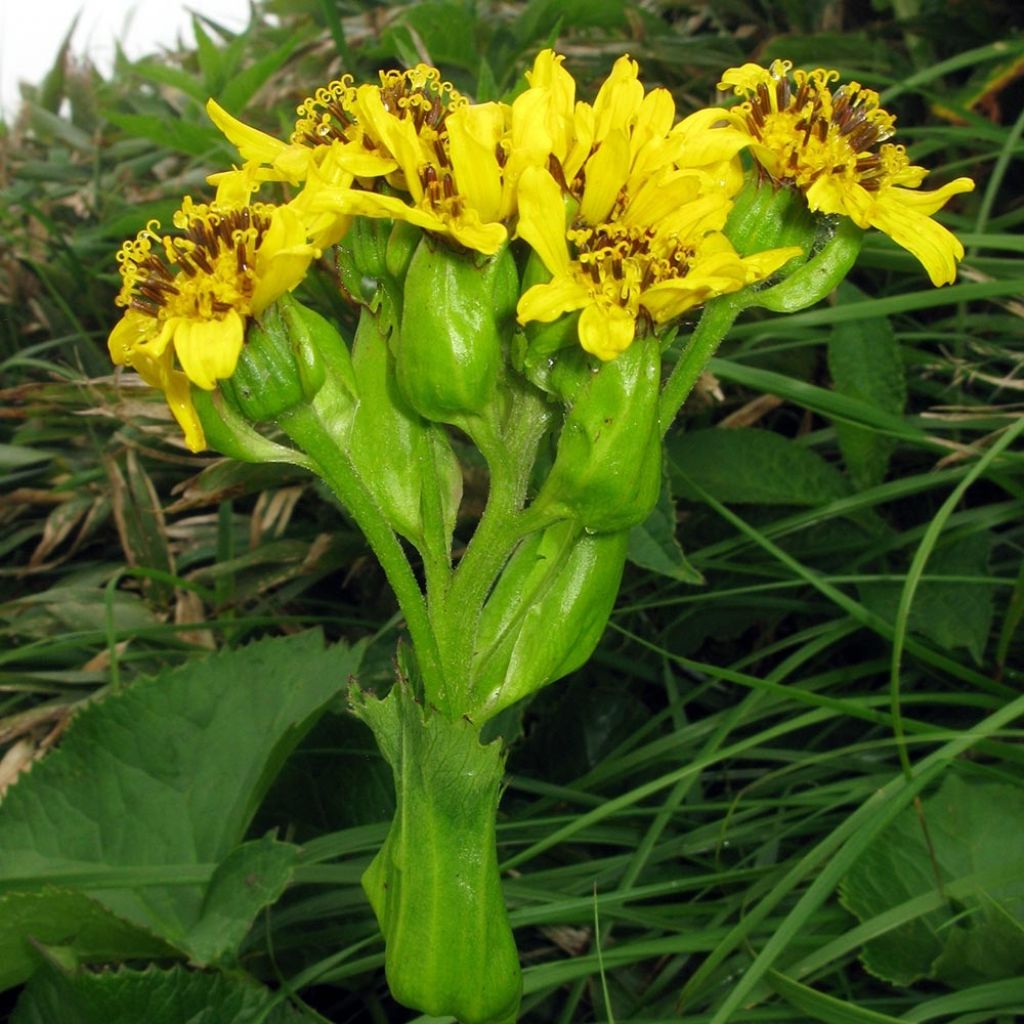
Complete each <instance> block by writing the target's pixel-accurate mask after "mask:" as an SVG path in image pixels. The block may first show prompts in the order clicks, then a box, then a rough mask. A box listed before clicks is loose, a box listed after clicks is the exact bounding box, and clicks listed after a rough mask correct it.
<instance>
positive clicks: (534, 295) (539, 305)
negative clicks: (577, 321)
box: [516, 275, 591, 324]
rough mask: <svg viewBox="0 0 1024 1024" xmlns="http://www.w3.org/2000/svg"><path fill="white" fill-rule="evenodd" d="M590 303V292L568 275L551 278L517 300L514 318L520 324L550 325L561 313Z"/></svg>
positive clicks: (530, 289)
mask: <svg viewBox="0 0 1024 1024" xmlns="http://www.w3.org/2000/svg"><path fill="white" fill-rule="evenodd" d="M590 302H591V297H590V291H589V290H588V289H587V288H585V287H584V286H583V285H582V284H580V282H579V281H577V280H576V279H575V278H574V277H572V276H570V275H564V276H561V277H553V278H552V279H551V280H550V281H548V282H547V283H546V284H535V285H534V286H533V287H532V288H528V289H527V290H526V291H525V292H524V293H523V294H522V295H521V296H520V298H519V304H518V306H516V317H517V318H518V320H519V322H520V323H521V324H525V323H529V322H530V321H531V320H539V321H540V322H541V323H545V324H546V323H550V322H551V321H552V320H557V319H558V318H559V317H560V316H561V315H562V314H563V313H571V312H573V311H575V310H577V309H582V308H583V307H584V306H586V305H587V304H588V303H590Z"/></svg>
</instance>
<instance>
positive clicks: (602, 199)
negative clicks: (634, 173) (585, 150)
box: [580, 130, 629, 224]
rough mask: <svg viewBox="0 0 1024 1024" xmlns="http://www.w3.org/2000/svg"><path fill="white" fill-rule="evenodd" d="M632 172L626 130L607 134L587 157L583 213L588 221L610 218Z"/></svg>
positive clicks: (595, 222) (590, 222) (581, 206)
mask: <svg viewBox="0 0 1024 1024" xmlns="http://www.w3.org/2000/svg"><path fill="white" fill-rule="evenodd" d="M628 176H629V139H628V138H627V137H626V133H625V132H623V131H619V130H615V131H612V132H610V133H609V134H608V136H607V137H606V138H605V140H604V141H603V142H602V143H601V145H600V146H598V149H597V152H596V153H595V154H594V155H593V156H592V157H591V158H590V159H589V160H588V161H587V168H586V184H585V185H584V186H583V198H582V199H581V200H580V216H581V217H582V218H583V220H584V221H586V223H588V224H600V223H601V222H602V221H604V220H607V218H608V215H609V214H610V213H611V209H612V206H613V205H614V203H615V200H616V198H617V197H618V195H619V190H620V189H621V188H622V186H623V185H624V184H625V183H626V178H627V177H628Z"/></svg>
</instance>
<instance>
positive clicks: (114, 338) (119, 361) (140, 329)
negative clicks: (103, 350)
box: [107, 309, 158, 366]
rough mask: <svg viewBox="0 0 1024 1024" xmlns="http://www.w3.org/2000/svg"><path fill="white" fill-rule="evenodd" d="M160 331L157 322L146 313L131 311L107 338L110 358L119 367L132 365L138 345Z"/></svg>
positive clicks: (119, 321) (118, 322)
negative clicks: (133, 353) (133, 355)
mask: <svg viewBox="0 0 1024 1024" xmlns="http://www.w3.org/2000/svg"><path fill="white" fill-rule="evenodd" d="M157 329H158V324H157V321H156V320H154V319H153V317H151V316H146V315H145V314H144V313H138V312H136V311H135V310H134V309H129V310H128V311H127V312H126V313H125V314H124V316H122V317H121V319H120V320H118V321H117V323H116V324H115V325H114V329H113V330H112V331H111V332H110V337H109V338H107V348H108V349H109V350H110V358H111V359H112V360H113V361H114V363H115V365H117V366H124V365H126V364H128V365H131V358H132V352H133V351H134V350H135V347H136V345H138V344H139V343H140V342H143V341H145V339H146V338H147V337H148V336H149V335H151V334H154V333H155V332H156V331H157Z"/></svg>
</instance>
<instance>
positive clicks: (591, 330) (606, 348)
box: [579, 303, 636, 362]
mask: <svg viewBox="0 0 1024 1024" xmlns="http://www.w3.org/2000/svg"><path fill="white" fill-rule="evenodd" d="M579 335H580V344H581V345H582V346H583V348H584V349H586V351H588V352H589V353H590V354H591V355H595V356H597V358H598V359H603V360H604V361H605V362H607V361H608V360H609V359H614V358H615V357H616V356H618V355H621V354H622V353H623V352H625V351H626V349H627V348H629V346H630V345H631V344H632V343H633V338H634V337H636V321H635V320H634V319H633V316H632V314H630V313H629V312H628V311H627V310H625V309H623V308H622V307H621V306H612V305H608V306H605V305H598V304H597V303H593V304H592V305H589V306H587V307H586V308H585V309H584V310H583V312H582V313H581V314H580V325H579Z"/></svg>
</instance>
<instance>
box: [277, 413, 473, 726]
mask: <svg viewBox="0 0 1024 1024" xmlns="http://www.w3.org/2000/svg"><path fill="white" fill-rule="evenodd" d="M280 424H281V426H282V428H283V429H284V431H285V433H287V434H288V436H289V437H290V438H291V439H292V440H293V441H294V442H295V443H296V444H297V445H298V446H299V447H300V448H301V449H302V450H303V451H304V452H305V453H306V454H307V455H308V456H309V457H310V458H311V459H312V460H313V463H314V466H315V468H316V472H317V475H318V476H320V477H321V478H322V479H323V480H324V481H325V482H326V483H327V485H328V486H329V487H330V488H331V490H332V491H333V492H334V493H335V494H336V495H337V497H338V499H339V501H341V503H342V504H343V505H344V506H345V508H347V509H348V511H349V513H350V514H351V515H352V518H353V519H354V520H355V521H356V525H357V526H358V527H359V529H360V530H362V532H363V535H364V536H365V537H366V539H367V541H368V543H369V545H370V547H371V549H372V550H373V553H374V554H375V555H376V556H377V559H378V561H379V562H380V564H381V567H382V568H383V570H384V574H385V575H386V576H387V578H388V582H389V583H390V584H391V588H392V590H393V591H394V592H395V597H396V598H397V599H398V605H399V607H400V608H401V609H402V614H403V615H404V616H405V621H406V625H407V626H408V628H409V635H410V637H411V638H412V644H413V648H414V650H415V652H416V661H417V664H418V665H419V669H420V673H421V674H422V677H423V687H424V690H425V697H426V699H427V701H428V703H432V704H435V705H437V706H439V707H440V708H441V709H442V710H443V711H444V713H445V714H448V715H451V714H452V713H453V708H452V705H451V698H452V695H451V694H450V693H449V692H448V686H447V682H446V679H445V675H444V671H443V667H442V664H441V659H440V656H439V653H438V648H437V641H436V639H435V637H434V632H433V630H432V629H431V625H430V619H429V616H428V615H427V606H426V602H425V601H424V598H423V593H422V591H421V590H420V587H419V584H418V583H417V582H416V577H415V575H414V574H413V571H412V567H411V566H410V565H409V560H408V559H407V558H406V556H405V552H404V551H403V550H402V545H401V544H399V542H398V538H397V537H396V536H395V534H394V531H393V530H392V529H391V527H390V526H389V525H388V523H387V520H386V519H385V517H384V515H383V514H382V513H381V511H380V509H379V508H378V507H377V505H376V503H375V502H374V500H373V497H372V496H371V495H370V493H369V491H367V489H366V487H365V486H364V485H363V482H362V481H361V480H360V479H359V476H358V475H357V473H356V471H355V469H354V468H353V466H352V464H351V462H349V460H348V456H347V455H346V454H345V453H344V452H343V451H342V450H341V449H340V448H339V447H338V445H337V444H336V442H335V440H334V438H333V437H332V436H331V434H330V432H329V431H328V430H327V429H326V428H325V426H324V424H323V423H322V422H321V420H320V418H319V417H318V416H317V415H316V413H315V412H314V411H313V409H312V408H310V407H309V406H298V407H297V408H295V409H293V410H291V411H290V412H288V413H286V414H285V415H283V416H282V417H281V418H280Z"/></svg>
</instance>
